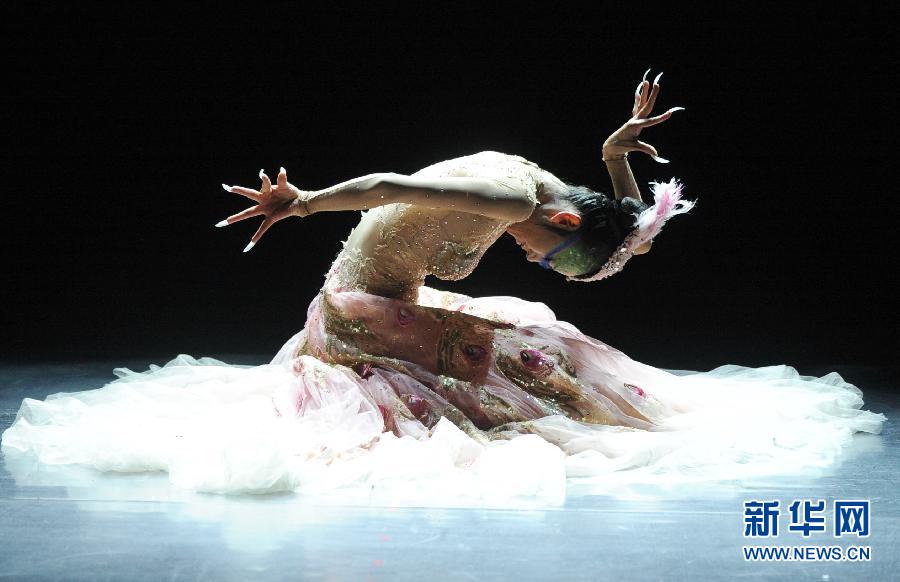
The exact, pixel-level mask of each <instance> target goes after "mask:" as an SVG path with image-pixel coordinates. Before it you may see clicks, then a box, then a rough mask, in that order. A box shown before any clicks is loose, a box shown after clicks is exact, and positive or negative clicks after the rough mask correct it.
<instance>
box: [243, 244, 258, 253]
mask: <svg viewBox="0 0 900 582" xmlns="http://www.w3.org/2000/svg"><path fill="white" fill-rule="evenodd" d="M255 244H256V243H255V242H252V241H251V242H250V243H249V244H248V245H247V246H246V247H244V252H245V253H246V252H247V251H249V250H250V249H252V248H253V245H255Z"/></svg>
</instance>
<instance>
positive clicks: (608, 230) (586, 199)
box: [549, 182, 647, 277]
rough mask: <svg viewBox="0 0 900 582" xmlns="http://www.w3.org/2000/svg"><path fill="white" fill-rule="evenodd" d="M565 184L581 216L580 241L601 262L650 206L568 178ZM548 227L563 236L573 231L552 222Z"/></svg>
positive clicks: (584, 274)
mask: <svg viewBox="0 0 900 582" xmlns="http://www.w3.org/2000/svg"><path fill="white" fill-rule="evenodd" d="M566 186H567V187H568V192H567V193H566V194H565V199H566V200H568V201H569V202H571V203H572V205H573V206H574V207H575V209H576V210H577V211H578V214H579V215H580V216H581V226H579V228H578V230H577V231H576V232H581V243H582V244H583V245H584V246H585V248H587V249H589V251H590V252H591V254H593V255H594V256H596V257H597V259H598V260H599V262H600V264H601V265H602V264H603V263H605V262H606V261H607V260H608V259H609V257H610V255H612V253H613V251H614V250H615V249H616V247H617V246H619V245H620V244H622V242H623V241H624V240H625V237H626V236H628V234H629V233H630V232H631V231H632V229H633V228H634V225H635V222H636V221H637V215H638V214H640V213H641V212H643V211H644V210H646V209H647V204H645V203H644V202H641V201H640V200H638V199H636V198H632V197H630V196H627V197H625V198H622V199H621V200H615V199H614V198H611V197H610V196H608V195H606V194H604V193H602V192H597V191H594V190H591V189H590V188H588V187H587V186H578V185H575V184H569V183H568V182H566ZM549 228H553V229H554V230H557V231H559V233H560V234H561V235H562V236H565V235H568V234H571V231H563V230H562V229H558V228H555V227H552V226H551V227H549ZM597 270H599V268H598V269H596V270H595V271H592V272H590V273H583V274H582V275H580V277H589V276H591V275H593V274H594V273H595V272H596V271H597Z"/></svg>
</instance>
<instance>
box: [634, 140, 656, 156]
mask: <svg viewBox="0 0 900 582" xmlns="http://www.w3.org/2000/svg"><path fill="white" fill-rule="evenodd" d="M629 145H630V146H631V147H632V148H633V149H636V150H638V151H641V152H644V153H645V154H647V155H648V156H651V157H658V155H659V153H658V152H657V151H656V148H655V147H653V146H652V145H650V144H649V143H647V142H645V141H636V142H634V143H631V144H629Z"/></svg>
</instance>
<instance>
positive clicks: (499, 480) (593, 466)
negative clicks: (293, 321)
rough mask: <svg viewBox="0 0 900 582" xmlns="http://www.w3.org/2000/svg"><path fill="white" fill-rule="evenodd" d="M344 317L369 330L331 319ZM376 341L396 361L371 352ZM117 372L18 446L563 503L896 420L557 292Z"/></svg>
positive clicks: (816, 458) (248, 473)
mask: <svg viewBox="0 0 900 582" xmlns="http://www.w3.org/2000/svg"><path fill="white" fill-rule="evenodd" d="M326 297H328V299H327V301H328V302H329V303H328V305H327V306H323V301H326ZM323 307H325V308H326V309H324V312H323ZM332 308H333V309H337V310H338V311H339V312H340V313H341V314H342V315H343V318H342V319H341V320H340V321H341V322H342V323H344V324H346V323H347V322H351V323H352V324H353V325H352V326H350V327H347V326H346V325H345V326H344V327H341V326H335V325H330V324H329V320H328V317H327V312H328V309H332ZM450 313H455V314H461V317H462V319H460V318H457V319H456V320H454V319H453V318H452V317H449V316H448V314H450ZM434 314H438V316H439V317H438V318H437V319H428V318H429V317H432V316H433V315H434ZM467 317H470V318H469V319H467ZM436 321H437V322H438V326H437V327H438V328H440V329H438V330H437V332H435V333H437V335H434V336H428V334H429V333H432V328H433V326H434V325H433V324H435V322H436ZM447 322H450V323H447ZM480 322H493V324H498V325H495V326H492V325H482V324H481V323H480ZM332 323H333V322H332ZM473 325H474V326H475V327H477V328H478V329H475V330H474V331H472V326H473ZM353 326H356V327H353ZM416 326H420V329H418V331H417V327H416ZM448 326H449V327H450V328H453V329H452V330H451V331H452V333H450V332H448V331H447V330H448ZM479 326H480V327H479ZM400 328H402V329H400ZM348 329H349V330H350V331H347V330H348ZM398 329H400V331H402V332H403V333H404V334H406V335H404V336H403V337H404V338H408V337H409V334H408V333H407V332H411V333H412V337H418V338H419V339H422V338H425V337H437V338H438V339H436V340H435V342H436V343H437V347H435V346H434V345H432V346H431V347H430V348H429V346H428V345H424V344H423V347H422V351H421V352H418V353H412V352H409V351H408V350H409V346H410V345H411V344H409V341H408V339H396V338H398V337H400V336H399V335H398V333H399V332H398V331H397V330H398ZM341 330H344V332H346V333H344V332H341ZM460 330H461V331H460ZM420 332H421V333H420ZM438 332H439V333H438ZM341 333H344V335H343V336H341ZM417 333H420V335H419V336H416V334H417ZM423 334H424V335H423ZM359 338H362V339H361V340H360V341H358V342H356V343H354V342H353V340H354V339H359ZM448 338H449V339H448ZM486 338H487V341H485V339H486ZM366 342H368V344H366ZM392 342H394V343H392ZM398 342H399V343H398ZM479 342H480V343H479ZM414 343H415V342H414ZM363 344H365V345H367V346H369V347H371V346H373V345H376V346H382V347H384V346H387V348H386V350H387V352H391V351H392V350H393V351H394V352H395V353H381V354H377V356H378V357H373V354H372V352H371V350H369V351H366V349H363V348H364V347H365V346H364V345H363ZM360 346H363V348H361V347H360ZM398 346H399V347H398ZM473 346H474V347H473ZM479 346H480V347H481V348H483V350H482V351H479V349H476V348H479ZM414 347H415V346H414ZM394 348H397V349H399V350H400V351H399V352H397V351H396V350H394ZM404 350H407V352H404ZM435 352H437V353H438V357H437V360H433V358H434V354H435ZM429 358H431V359H429ZM442 358H443V359H442ZM433 361H436V362H437V363H436V364H435V365H430V364H429V362H433ZM449 372H456V373H457V375H456V376H454V375H452V374H451V373H449ZM114 373H115V375H116V376H117V377H118V378H117V379H116V380H115V381H113V382H110V383H109V384H107V385H105V386H103V387H101V388H98V389H95V390H87V391H84V392H76V393H60V394H54V395H51V396H49V397H47V399H46V400H44V401H38V400H34V399H30V398H26V399H25V400H24V401H23V403H22V406H21V409H20V410H19V413H18V416H17V417H16V420H15V422H14V423H13V425H12V426H11V427H10V428H9V429H8V430H6V431H5V432H4V433H3V442H2V447H3V450H4V452H5V453H6V454H35V455H37V457H38V458H39V459H40V461H42V462H44V463H79V464H85V465H89V466H92V467H95V468H97V469H99V470H101V471H120V472H134V471H167V472H168V474H169V476H170V479H171V481H172V482H173V483H175V484H177V485H179V486H183V487H187V488H191V489H196V490H199V491H210V492H222V493H233V492H253V493H263V492H273V491H285V490H295V491H300V492H327V491H335V490H337V489H340V488H348V487H350V488H352V487H365V488H375V487H378V488H382V489H385V488H386V489H388V490H396V491H398V492H402V491H412V490H415V489H419V488H421V487H426V488H428V490H429V492H430V493H431V494H432V495H435V496H441V495H446V496H458V495H463V494H465V495H469V496H472V495H474V496H476V497H480V498H498V497H499V498H509V497H514V496H521V495H524V496H536V495H537V496H551V497H559V496H560V495H564V492H565V488H566V482H567V478H568V479H580V480H591V479H595V480H604V481H615V482H620V483H626V482H635V481H655V482H660V481H663V482H672V481H682V480H685V479H689V480H696V479H740V478H742V477H746V476H750V475H753V476H759V475H764V474H785V473H791V472H794V471H798V470H803V469H805V468H809V467H824V466H827V465H829V464H831V463H832V462H833V461H834V459H835V457H836V456H837V455H838V454H839V453H840V451H841V450H842V448H843V447H844V446H845V445H846V444H847V443H848V442H849V440H850V439H851V436H852V435H853V433H855V432H860V431H861V432H868V433H878V432H880V430H881V425H882V423H883V422H884V420H885V417H884V415H881V414H875V413H872V412H868V411H865V410H862V405H863V399H862V392H861V391H860V390H859V389H858V388H857V387H856V386H854V385H852V384H850V383H848V382H846V381H845V380H844V379H843V378H842V377H841V376H840V375H839V374H838V373H836V372H831V373H830V374H827V375H825V376H822V377H813V376H804V375H801V374H799V373H798V372H797V370H795V369H794V368H792V367H791V366H788V365H774V366H766V367H760V368H749V367H744V366H740V365H734V364H729V365H724V366H720V367H718V368H716V369H714V370H711V371H708V372H702V373H691V374H687V375H674V374H671V373H669V372H666V371H664V370H660V369H658V368H654V367H652V366H649V365H647V364H643V363H641V362H637V361H635V360H633V359H631V358H630V357H628V356H627V355H626V354H624V353H622V352H621V351H619V350H616V349H615V348H613V347H611V346H608V345H607V344H604V343H603V342H601V341H599V340H597V339H595V338H592V337H590V336H587V335H585V334H583V333H581V332H580V331H579V330H578V329H577V328H576V327H575V326H574V325H572V324H570V323H568V322H565V321H559V320H557V319H556V318H555V316H554V314H553V312H552V311H551V310H550V309H549V308H548V307H547V306H546V305H544V304H543V303H536V302H529V301H524V300H521V299H518V298H515V297H508V296H499V297H481V298H471V297H467V296H465V295H458V294H450V293H442V292H436V291H434V290H430V289H428V288H425V287H423V288H422V293H421V294H420V300H419V303H418V305H410V304H403V303H402V302H397V301H394V300H389V299H385V298H381V297H376V296H374V295H369V294H366V293H360V292H352V291H351V292H342V293H336V294H334V295H330V296H326V294H324V293H320V294H319V295H317V296H316V298H315V299H314V300H313V301H312V302H311V304H310V306H309V309H308V312H307V323H306V326H305V327H304V329H303V330H302V331H300V332H299V333H297V334H296V335H294V336H293V337H292V338H290V339H289V340H288V341H287V342H286V343H285V344H284V346H283V347H282V348H281V350H279V352H278V353H277V354H276V356H275V357H274V358H273V359H272V361H271V363H269V364H264V365H260V366H243V365H233V364H228V363H226V362H222V361H220V360H216V359H213V358H208V357H204V358H199V359H196V358H193V357H191V356H189V355H186V354H181V355H179V356H178V357H176V358H174V359H172V360H171V361H169V362H167V363H165V365H163V366H155V365H154V366H151V367H150V369H149V370H146V371H143V372H136V371H132V370H130V369H127V368H117V369H115V370H114Z"/></svg>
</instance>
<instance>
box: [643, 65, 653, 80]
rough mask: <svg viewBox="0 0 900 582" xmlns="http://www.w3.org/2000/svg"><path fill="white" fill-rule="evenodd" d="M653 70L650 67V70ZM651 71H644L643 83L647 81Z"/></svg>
mask: <svg viewBox="0 0 900 582" xmlns="http://www.w3.org/2000/svg"><path fill="white" fill-rule="evenodd" d="M652 68H653V67H650V69H652ZM650 69H647V70H646V71H644V77H643V79H642V80H641V82H644V81H646V80H647V73H649V72H650Z"/></svg>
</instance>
